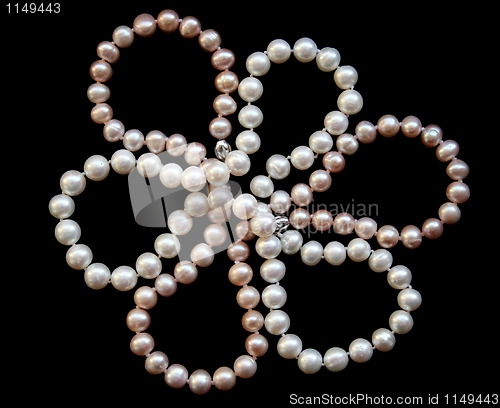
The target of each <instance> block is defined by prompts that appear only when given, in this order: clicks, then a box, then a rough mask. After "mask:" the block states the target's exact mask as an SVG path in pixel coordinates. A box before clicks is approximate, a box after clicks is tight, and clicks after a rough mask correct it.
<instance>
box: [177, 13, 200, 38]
mask: <svg viewBox="0 0 500 408" xmlns="http://www.w3.org/2000/svg"><path fill="white" fill-rule="evenodd" d="M200 32H201V23H200V20H198V19H197V18H196V17H192V16H188V17H184V18H183V19H182V21H181V23H180V25H179V33H180V34H181V36H182V37H184V38H194V37H196V36H197V35H198V34H200Z"/></svg>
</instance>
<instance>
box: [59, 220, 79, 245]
mask: <svg viewBox="0 0 500 408" xmlns="http://www.w3.org/2000/svg"><path fill="white" fill-rule="evenodd" d="M81 235H82V230H81V228H80V226H79V225H78V223H77V222H75V221H73V220H62V221H59V223H58V224H57V225H56V229H55V236H56V239H57V241H58V242H59V243H61V244H63V245H73V244H74V243H76V242H78V240H79V239H80V237H81Z"/></svg>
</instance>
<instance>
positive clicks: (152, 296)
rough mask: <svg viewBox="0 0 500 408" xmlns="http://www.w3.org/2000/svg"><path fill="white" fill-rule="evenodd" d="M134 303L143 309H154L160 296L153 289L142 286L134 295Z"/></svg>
mask: <svg viewBox="0 0 500 408" xmlns="http://www.w3.org/2000/svg"><path fill="white" fill-rule="evenodd" d="M134 302H135V304H136V305H137V306H139V307H140V308H141V309H147V310H149V309H152V308H153V307H155V305H156V303H157V302H158V295H157V294H156V291H155V290H154V289H153V288H150V287H149V286H142V287H140V288H139V289H137V290H136V291H135V293H134Z"/></svg>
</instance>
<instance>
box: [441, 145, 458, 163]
mask: <svg viewBox="0 0 500 408" xmlns="http://www.w3.org/2000/svg"><path fill="white" fill-rule="evenodd" d="M459 151H460V147H459V146H458V143H457V142H455V141H454V140H445V141H444V142H443V143H441V144H440V145H439V146H438V147H437V148H436V157H437V158H438V160H439V161H442V162H447V161H449V160H452V159H454V158H455V156H456V155H457V154H458V152H459Z"/></svg>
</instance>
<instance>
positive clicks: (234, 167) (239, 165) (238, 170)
mask: <svg viewBox="0 0 500 408" xmlns="http://www.w3.org/2000/svg"><path fill="white" fill-rule="evenodd" d="M225 163H226V165H227V167H229V171H230V172H231V174H232V175H233V176H243V175H245V174H247V173H248V171H249V170H250V165H251V163H250V158H249V157H248V155H247V154H246V153H245V152H242V151H240V150H234V151H232V152H230V153H229V154H228V155H227V156H226V160H225Z"/></svg>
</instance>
